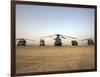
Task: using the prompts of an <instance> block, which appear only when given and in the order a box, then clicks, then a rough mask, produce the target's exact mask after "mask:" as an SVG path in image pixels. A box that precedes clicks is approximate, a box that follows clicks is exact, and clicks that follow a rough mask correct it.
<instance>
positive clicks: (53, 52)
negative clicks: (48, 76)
mask: <svg viewBox="0 0 100 77" xmlns="http://www.w3.org/2000/svg"><path fill="white" fill-rule="evenodd" d="M93 68H94V47H93V46H76V47H72V46H66V47H26V48H23V47H21V48H16V73H30V72H48V71H65V70H66V71H68V70H81V69H93Z"/></svg>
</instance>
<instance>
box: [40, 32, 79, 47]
mask: <svg viewBox="0 0 100 77" xmlns="http://www.w3.org/2000/svg"><path fill="white" fill-rule="evenodd" d="M52 36H56V38H54V39H53V40H55V42H54V46H62V40H61V38H63V39H66V37H68V38H72V39H76V38H74V37H70V36H66V35H61V34H54V35H49V36H44V37H41V38H45V37H50V38H51V37H52ZM41 41H42V42H41ZM76 42H77V41H75V40H74V41H72V45H73V46H75V45H78V42H77V43H76ZM43 44H44V45H45V41H44V40H43V39H42V40H40V46H43Z"/></svg>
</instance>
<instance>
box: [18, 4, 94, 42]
mask: <svg viewBox="0 0 100 77" xmlns="http://www.w3.org/2000/svg"><path fill="white" fill-rule="evenodd" d="M53 34H63V35H68V36H72V37H76V38H78V39H79V40H80V39H84V38H93V36H94V9H91V8H72V7H52V6H39V5H20V4H17V6H16V38H27V39H33V40H35V38H38V37H43V36H47V35H53ZM47 39H49V38H47ZM50 40H51V39H49V41H50ZM68 40H70V39H69V38H68Z"/></svg>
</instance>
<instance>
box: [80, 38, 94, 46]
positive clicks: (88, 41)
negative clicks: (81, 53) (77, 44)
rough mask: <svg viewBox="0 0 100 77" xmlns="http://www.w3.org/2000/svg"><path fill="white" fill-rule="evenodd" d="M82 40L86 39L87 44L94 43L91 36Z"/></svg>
mask: <svg viewBox="0 0 100 77" xmlns="http://www.w3.org/2000/svg"><path fill="white" fill-rule="evenodd" d="M82 41H87V45H94V41H93V39H92V38H87V39H83V40H82Z"/></svg>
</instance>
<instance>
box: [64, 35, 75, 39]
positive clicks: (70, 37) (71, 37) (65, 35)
mask: <svg viewBox="0 0 100 77" xmlns="http://www.w3.org/2000/svg"><path fill="white" fill-rule="evenodd" d="M63 36H65V37H68V38H73V39H77V38H75V37H71V36H66V35H63Z"/></svg>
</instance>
